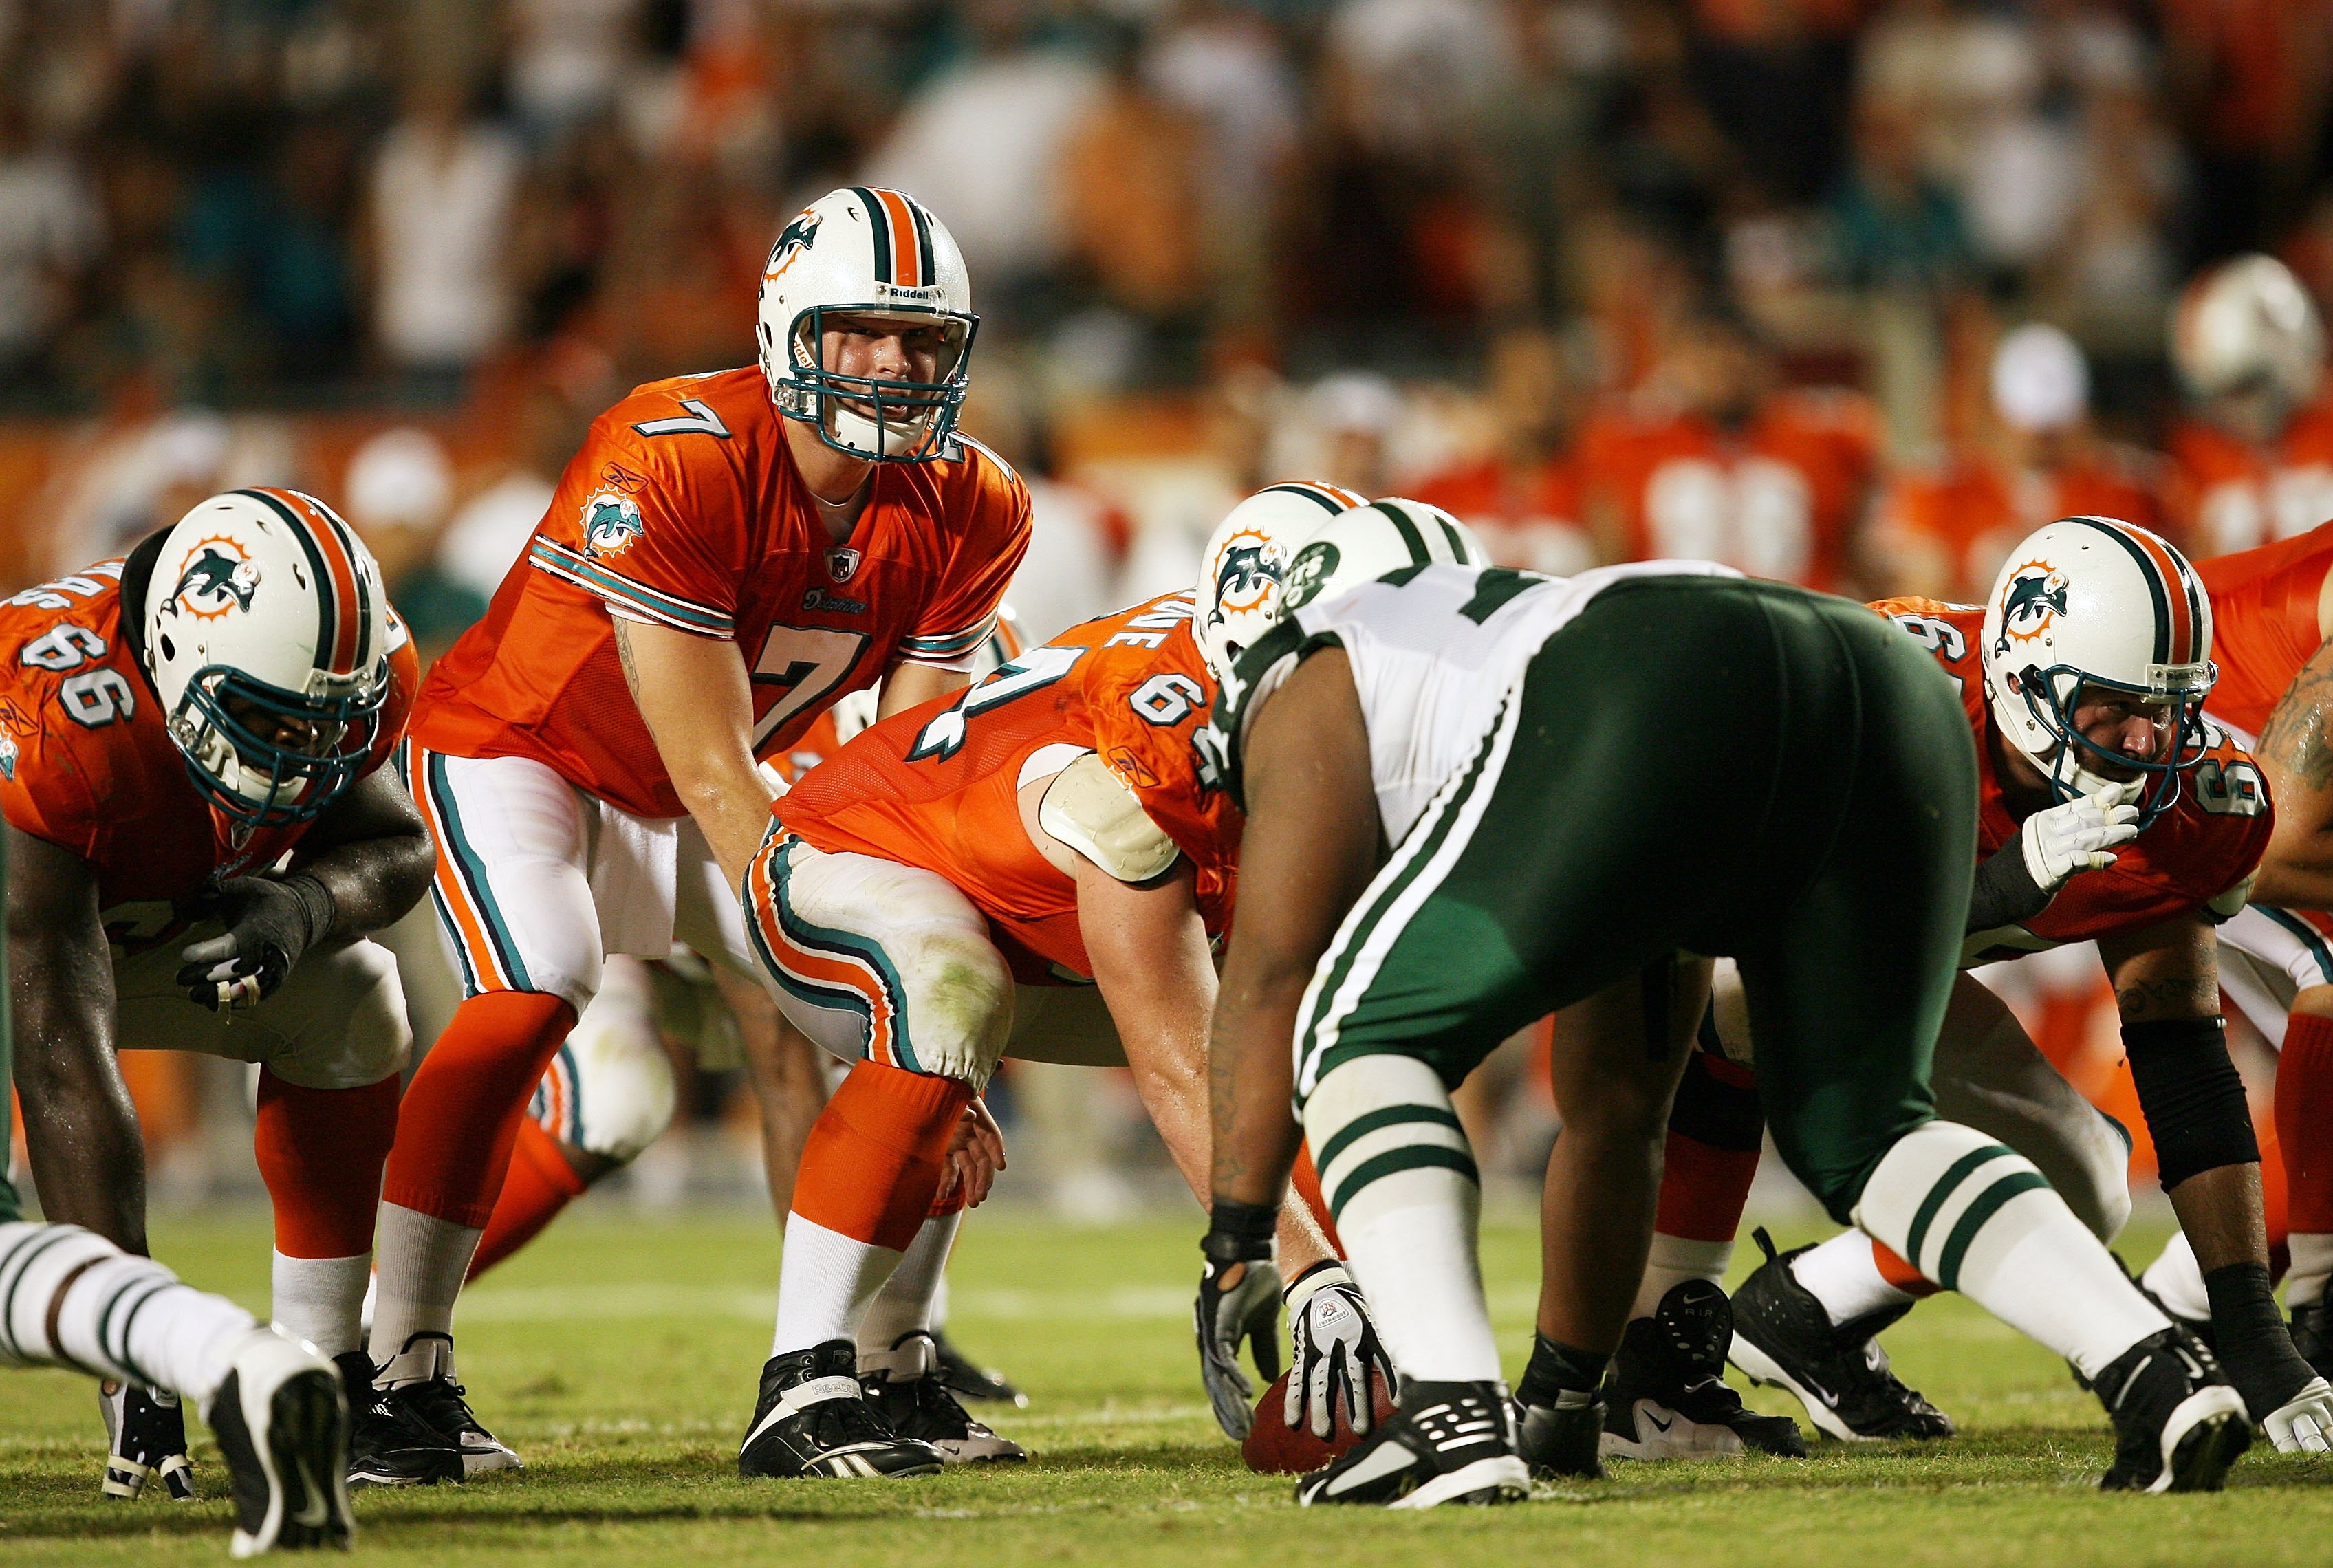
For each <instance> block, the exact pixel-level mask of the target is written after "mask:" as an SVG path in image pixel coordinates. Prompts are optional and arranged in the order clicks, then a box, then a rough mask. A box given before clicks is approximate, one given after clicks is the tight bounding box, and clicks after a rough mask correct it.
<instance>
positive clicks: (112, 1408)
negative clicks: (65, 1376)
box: [97, 1379, 195, 1503]
mask: <svg viewBox="0 0 2333 1568" xmlns="http://www.w3.org/2000/svg"><path fill="white" fill-rule="evenodd" d="M97 1408H98V1412H99V1413H100V1414H101V1415H102V1416H104V1418H105V1436H106V1458H105V1484H104V1487H103V1488H102V1489H103V1491H104V1493H105V1495H106V1496H109V1497H120V1498H122V1499H124V1500H125V1501H126V1500H128V1499H130V1498H133V1497H136V1496H138V1495H139V1493H140V1492H143V1491H144V1490H145V1489H146V1484H147V1483H148V1482H149V1481H151V1480H154V1479H155V1478H156V1477H160V1479H161V1482H162V1488H163V1490H164V1491H166V1492H168V1494H169V1496H170V1501H172V1502H173V1503H185V1502H189V1501H191V1500H192V1499H193V1498H194V1496H195V1468H194V1466H193V1465H191V1464H189V1463H188V1462H187V1412H186V1408H185V1407H184V1406H183V1405H181V1404H180V1403H179V1402H178V1395H176V1394H174V1393H166V1392H163V1391H158V1390H153V1389H141V1388H139V1387H138V1386H137V1385H136V1384H135V1383H118V1382H113V1381H112V1380H111V1379H108V1380H107V1381H105V1382H101V1383H100V1384H98V1385H97Z"/></svg>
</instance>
